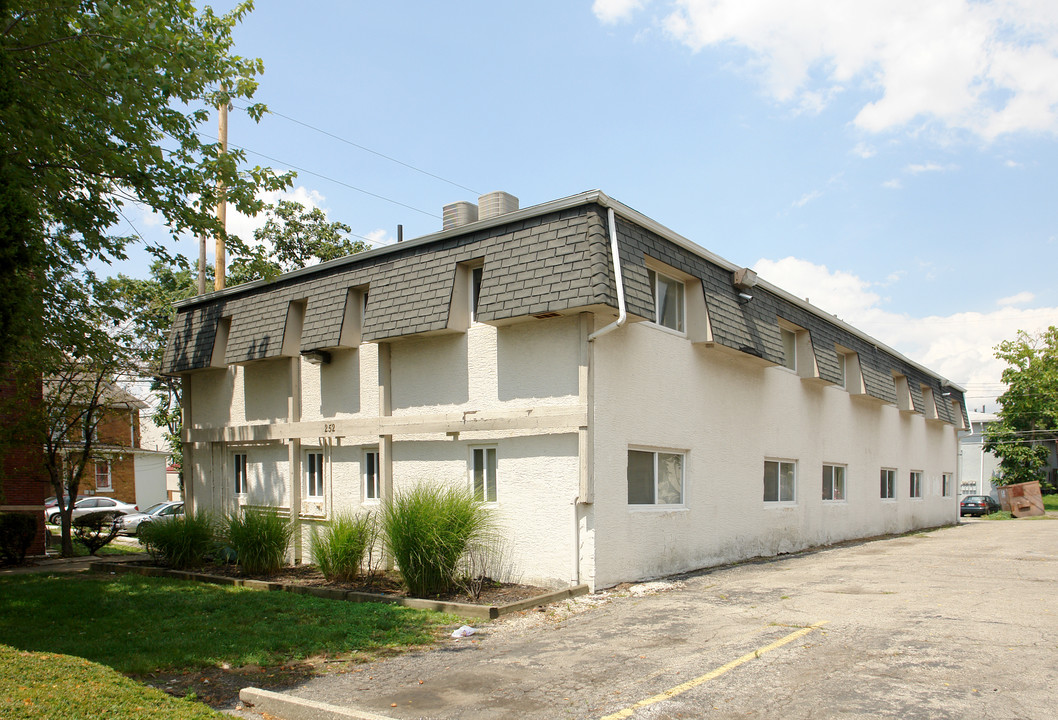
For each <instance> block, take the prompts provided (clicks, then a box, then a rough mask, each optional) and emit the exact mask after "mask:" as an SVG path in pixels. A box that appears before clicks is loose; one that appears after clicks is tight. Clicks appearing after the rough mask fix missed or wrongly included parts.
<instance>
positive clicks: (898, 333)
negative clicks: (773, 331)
mask: <svg viewBox="0 0 1058 720" xmlns="http://www.w3.org/2000/svg"><path fill="white" fill-rule="evenodd" d="M753 269H754V270H756V271H757V273H758V274H759V275H760V276H761V278H762V279H763V280H767V281H768V282H770V283H772V284H773V285H777V286H779V287H780V288H782V289H784V290H786V291H788V292H790V293H792V294H793V295H795V296H797V297H808V299H809V302H811V303H812V304H813V305H815V306H816V307H819V308H821V309H823V310H825V311H827V312H829V313H833V314H835V315H837V316H838V317H840V318H841V319H842V320H844V321H846V322H848V323H849V324H851V325H853V326H854V327H856V328H858V329H860V330H862V331H864V332H866V333H868V334H869V335H871V336H872V337H875V338H877V339H878V340H880V341H881V342H883V343H885V344H886V345H888V346H889V347H891V348H893V349H894V350H896V351H897V352H899V353H901V354H902V355H905V356H907V357H909V358H911V359H912V360H915V361H916V362H919V363H921V364H922V365H924V366H926V367H927V368H929V369H930V370H933V371H934V372H937V373H939V374H940V375H942V376H944V377H946V378H947V379H949V380H951V381H953V382H955V383H958V384H960V385H963V386H964V387H966V389H967V404H968V405H969V406H970V407H973V406H974V405H980V404H982V403H984V402H987V403H989V404H994V398H995V396H996V394H998V393H999V392H1002V389H1001V386H1000V384H999V383H1000V376H1001V374H1002V372H1003V367H1004V365H1003V363H1002V362H1001V361H999V360H996V358H995V356H994V354H993V353H994V348H995V346H996V345H998V344H999V343H1000V342H1002V341H1003V340H1009V339H1010V338H1013V337H1015V336H1016V335H1017V332H1018V330H1025V331H1028V332H1038V331H1041V330H1044V329H1046V328H1047V327H1048V325H1050V324H1053V319H1054V318H1055V317H1058V308H1032V309H1030V308H1024V309H1019V308H1014V307H1011V306H1012V305H1014V304H1025V303H1029V302H1031V301H1032V299H1033V296H1032V295H1031V293H1027V292H1026V293H1019V294H1018V295H1015V296H1013V297H1011V298H1004V299H1003V300H1001V301H1000V304H1001V305H1006V307H1003V308H1001V309H999V310H996V311H994V312H989V313H980V312H963V313H955V314H954V315H948V316H939V315H929V316H924V317H913V316H910V315H907V314H902V313H893V312H889V311H887V310H886V309H885V308H884V299H883V298H882V297H881V296H880V295H878V294H877V293H876V292H874V290H873V289H872V288H874V287H878V286H882V285H884V284H886V283H887V282H892V281H893V280H895V279H898V278H894V277H893V276H890V277H889V278H886V282H883V283H874V282H871V281H868V280H864V279H863V278H860V277H858V276H856V275H853V274H851V273H847V272H843V271H840V270H833V271H832V270H830V269H829V268H827V267H826V266H825V265H816V264H814V263H811V262H809V261H807V260H802V259H799V258H794V257H787V258H783V259H782V260H768V259H761V260H759V261H757V263H756V264H755V265H754V266H753ZM1006 301H1011V302H1009V303H1008V302H1006Z"/></svg>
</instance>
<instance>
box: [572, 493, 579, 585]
mask: <svg viewBox="0 0 1058 720" xmlns="http://www.w3.org/2000/svg"><path fill="white" fill-rule="evenodd" d="M579 505H580V495H577V496H576V497H574V498H573V573H572V578H571V579H572V583H571V584H572V585H573V586H574V587H576V586H577V585H580V513H578V512H577V507H578V506H579Z"/></svg>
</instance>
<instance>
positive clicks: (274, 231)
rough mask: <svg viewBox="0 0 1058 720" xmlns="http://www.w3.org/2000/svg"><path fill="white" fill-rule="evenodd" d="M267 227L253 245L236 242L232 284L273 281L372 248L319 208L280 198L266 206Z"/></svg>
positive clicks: (230, 266) (232, 264) (234, 244)
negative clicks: (350, 237)
mask: <svg viewBox="0 0 1058 720" xmlns="http://www.w3.org/2000/svg"><path fill="white" fill-rule="evenodd" d="M265 212H266V215H267V219H266V221H265V224H264V226H263V227H261V228H258V229H257V230H255V231H254V234H253V237H254V242H253V244H247V243H244V242H242V241H239V240H237V239H236V240H235V242H233V245H232V248H231V252H232V254H233V257H232V260H231V263H230V264H229V268H228V277H229V280H230V284H232V285H237V284H239V283H244V282H250V281H252V280H261V279H264V280H271V279H272V278H274V277H276V276H278V275H281V274H283V273H285V272H290V271H291V270H296V269H298V268H303V267H306V266H308V265H313V264H315V263H320V262H326V261H327V260H334V259H335V258H340V257H345V256H346V255H352V254H354V253H358V252H363V251H364V250H369V249H370V247H369V246H368V245H367V244H366V243H364V242H363V241H360V240H355V241H353V240H350V239H349V238H348V237H345V236H346V235H348V234H349V232H350V231H351V230H352V228H350V227H349V226H348V225H346V224H345V223H343V222H337V221H334V222H331V221H328V220H327V216H326V215H325V214H324V213H323V211H322V210H320V209H319V208H312V209H311V210H306V209H305V206H304V205H302V204H301V203H298V202H294V201H291V200H280V201H279V202H278V203H276V204H275V205H270V206H268V207H267V208H266V211H265Z"/></svg>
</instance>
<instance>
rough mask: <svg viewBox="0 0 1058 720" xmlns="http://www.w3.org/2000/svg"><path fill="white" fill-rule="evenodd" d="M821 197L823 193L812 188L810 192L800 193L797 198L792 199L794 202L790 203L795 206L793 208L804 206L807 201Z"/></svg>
mask: <svg viewBox="0 0 1058 720" xmlns="http://www.w3.org/2000/svg"><path fill="white" fill-rule="evenodd" d="M821 197H823V193H822V192H821V191H819V190H813V191H812V192H809V193H805V194H804V195H802V196H801V197H800V198H798V199H797V200H794V202H793V203H792V207H795V208H801V207H804V206H805V205H807V204H808V203H810V202H812V201H813V200H817V199H819V198H821Z"/></svg>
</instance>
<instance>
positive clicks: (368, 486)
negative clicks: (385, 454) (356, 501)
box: [363, 450, 382, 500]
mask: <svg viewBox="0 0 1058 720" xmlns="http://www.w3.org/2000/svg"><path fill="white" fill-rule="evenodd" d="M363 467H364V500H378V499H379V498H380V497H382V496H381V495H380V494H379V484H378V450H365V451H364V466H363Z"/></svg>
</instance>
